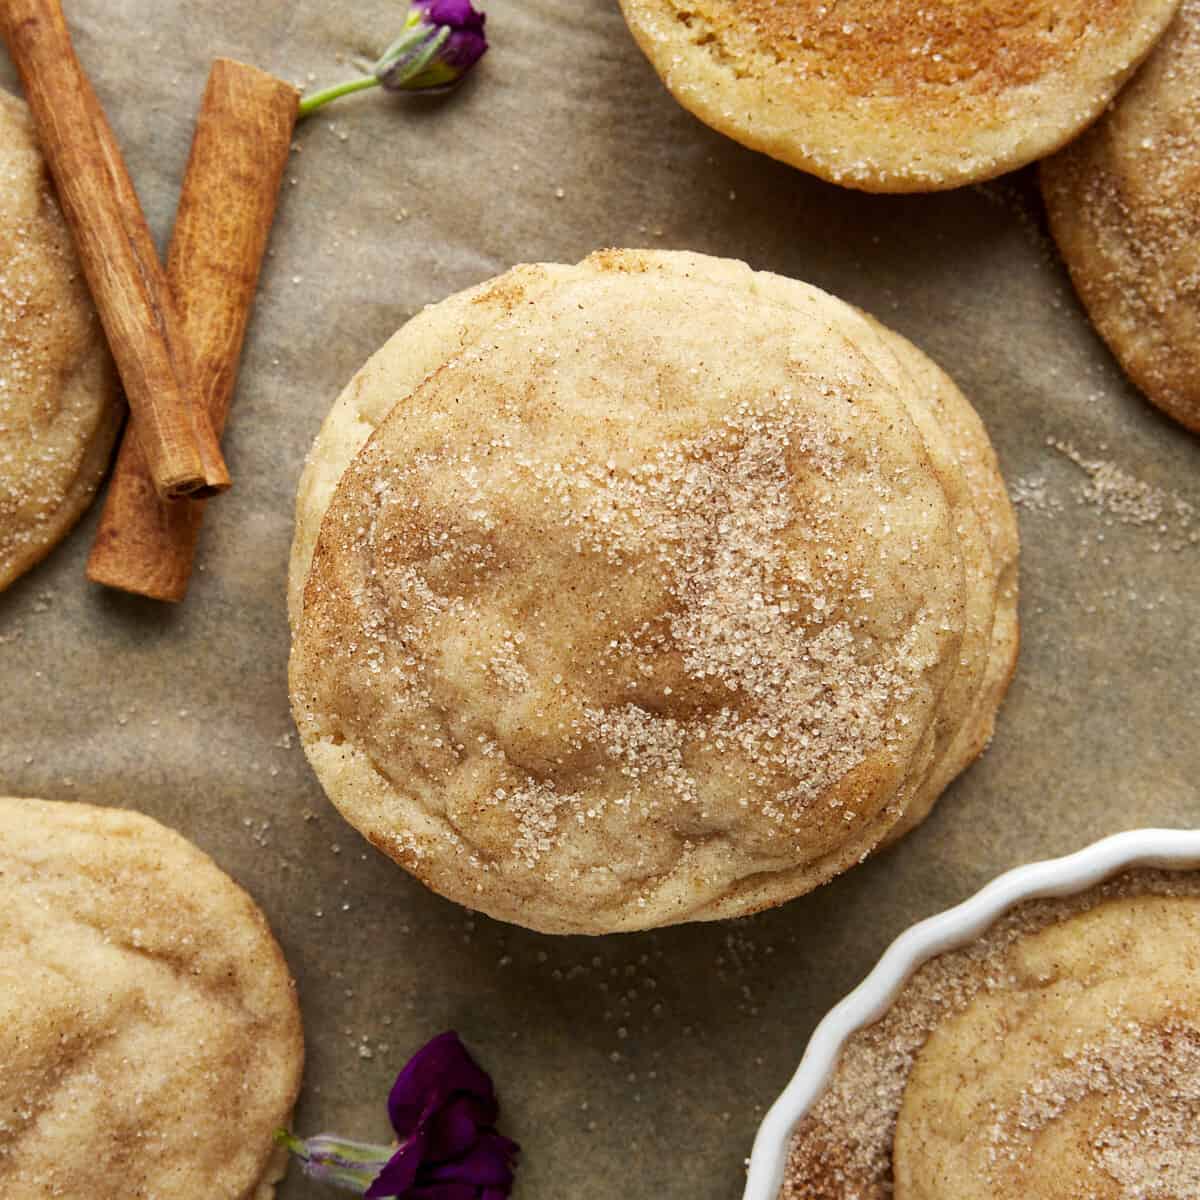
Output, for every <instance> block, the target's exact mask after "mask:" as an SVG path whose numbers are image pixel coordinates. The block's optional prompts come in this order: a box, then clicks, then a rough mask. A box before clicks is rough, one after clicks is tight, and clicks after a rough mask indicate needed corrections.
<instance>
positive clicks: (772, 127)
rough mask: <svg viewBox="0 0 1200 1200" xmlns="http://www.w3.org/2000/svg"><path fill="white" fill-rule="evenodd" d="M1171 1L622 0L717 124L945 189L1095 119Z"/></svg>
mask: <svg viewBox="0 0 1200 1200" xmlns="http://www.w3.org/2000/svg"><path fill="white" fill-rule="evenodd" d="M1178 3H1179V0H1090V2H1086V3H1085V2H1084V0H1067V2H1065V3H1064V2H1061V0H1058V2H1050V3H1048V2H1041V3H1027V2H1025V0H966V2H964V0H909V2H897V0H891V2H889V3H885V4H881V3H879V2H878V0H839V2H838V3H829V2H827V0H621V6H622V8H623V10H624V12H625V17H626V19H627V21H628V22H629V26H630V29H631V30H632V31H633V34H634V37H635V38H636V39H637V42H638V44H639V45H640V46H641V48H642V50H643V51H644V52H645V54H646V56H647V57H648V58H649V59H650V61H651V63H652V64H653V65H654V67H655V69H656V70H657V71H658V73H659V75H661V76H662V78H663V80H664V82H665V83H666V85H667V87H668V88H669V89H670V90H671V92H672V93H673V95H674V96H675V98H676V99H677V100H678V101H679V102H680V103H681V104H683V105H684V107H685V108H687V109H689V110H690V111H691V112H693V113H695V114H696V116H698V117H699V118H700V119H701V120H703V121H705V122H706V123H707V124H709V125H711V126H712V127H713V128H714V129H718V130H720V131H721V132H722V133H725V134H728V135H729V136H730V137H732V138H735V139H736V140H737V141H739V142H741V143H743V144H744V145H746V146H749V147H751V148H752V149H755V150H761V151H764V152H765V153H767V154H770V155H772V156H773V157H775V158H778V159H781V160H783V161H784V162H787V163H791V164H792V165H793V166H796V167H800V168H801V169H802V170H805V171H810V172H812V173H813V174H815V175H819V176H821V177H822V178H824V179H828V180H830V181H831V182H834V183H841V184H846V185H848V186H851V187H857V188H863V189H865V190H867V191H885V192H913V191H932V190H936V189H939V188H950V187H958V186H960V185H962V184H965V183H972V182H976V181H979V180H982V179H989V178H991V177H992V176H995V175H999V174H1001V173H1002V172H1004V171H1010V170H1013V169H1014V168H1016V167H1019V166H1022V165H1024V164H1025V163H1028V162H1032V161H1033V160H1034V159H1036V158H1040V157H1042V156H1043V155H1045V154H1048V153H1050V152H1051V151H1053V150H1056V149H1058V147H1060V146H1061V145H1063V144H1064V143H1065V142H1067V141H1069V140H1070V138H1072V137H1073V136H1074V135H1075V134H1077V133H1078V132H1079V131H1080V130H1081V129H1083V128H1084V127H1085V126H1086V125H1087V124H1088V123H1089V122H1090V121H1092V120H1093V119H1094V118H1095V117H1097V116H1098V115H1099V114H1100V112H1101V111H1103V108H1104V106H1105V104H1107V103H1108V101H1109V100H1110V99H1111V98H1112V97H1113V95H1115V93H1116V91H1117V89H1118V88H1119V87H1120V86H1121V84H1122V83H1123V82H1124V81H1125V80H1126V79H1127V78H1128V77H1129V75H1130V73H1131V72H1132V71H1133V69H1134V68H1135V67H1136V66H1137V64H1138V63H1139V62H1140V61H1141V59H1142V58H1143V57H1145V55H1146V54H1147V53H1148V52H1149V50H1150V48H1151V47H1152V46H1153V44H1154V42H1155V40H1156V39H1157V38H1158V37H1159V36H1160V35H1161V34H1162V32H1163V30H1164V29H1165V28H1166V26H1167V23H1168V22H1169V21H1170V19H1171V16H1172V14H1173V13H1174V11H1175V9H1176V8H1177V7H1178Z"/></svg>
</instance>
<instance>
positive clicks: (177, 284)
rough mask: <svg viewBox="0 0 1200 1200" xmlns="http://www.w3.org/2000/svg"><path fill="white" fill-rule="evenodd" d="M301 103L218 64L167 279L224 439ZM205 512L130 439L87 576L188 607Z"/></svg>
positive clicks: (286, 88) (258, 74)
mask: <svg viewBox="0 0 1200 1200" xmlns="http://www.w3.org/2000/svg"><path fill="white" fill-rule="evenodd" d="M0 2H2V0H0ZM299 100H300V95H299V92H297V90H296V89H295V88H294V87H292V86H291V84H288V83H284V82H283V81H282V80H279V79H276V78H275V77H274V76H272V75H268V74H267V73H266V72H264V71H259V70H257V69H256V68H254V67H249V66H246V65H244V64H243V63H239V62H234V61H232V60H230V59H217V61H216V62H215V63H214V64H213V67H212V71H211V73H210V75H209V78H208V86H207V88H206V89H205V93H204V100H203V103H202V104H201V108H200V115H199V117H198V119H197V122H196V133H195V137H194V139H193V142H192V152H191V157H190V159H189V161H188V168H187V174H186V176H185V177H184V182H183V192H182V194H181V196H180V201H179V211H178V213H177V214H176V219H175V230H174V233H173V234H172V237H171V248H170V252H169V254H168V258H167V278H168V281H169V283H170V286H171V289H172V291H173V292H174V295H175V299H176V302H177V303H178V305H179V310H180V315H181V318H182V331H183V334H184V337H185V338H186V339H187V343H188V345H189V346H190V348H191V352H192V365H193V370H194V373H195V377H196V382H197V385H198V387H199V390H200V394H201V396H202V398H203V402H204V404H205V406H206V411H207V412H208V415H209V418H210V419H211V422H212V425H213V428H214V429H215V430H216V432H217V434H218V436H219V435H220V433H221V431H222V430H223V429H224V427H225V420H226V417H227V415H228V412H229V404H230V400H231V398H232V396H233V389H234V383H235V381H236V378H237V367H238V360H239V358H240V356H241V350H242V342H243V339H244V337H245V333H246V325H247V323H248V321H249V318H250V310H251V307H252V305H253V302H254V294H255V292H256V290H257V287H258V275H259V269H260V267H261V265H262V259H263V254H264V252H265V250H266V245H267V238H268V236H269V234H270V230H271V225H272V222H273V221H274V217H275V206H276V202H277V199H278V196H279V186H280V183H281V181H282V178H283V171H284V168H285V167H286V165H287V159H288V152H289V150H290V148H291V141H292V131H293V128H294V126H295V123H296V115H297V111H298V106H299ZM203 516H204V503H203V501H201V500H184V501H174V502H170V503H165V502H163V501H162V500H160V499H159V497H158V496H157V495H156V494H155V490H154V487H153V485H152V483H151V480H150V475H149V471H148V468H147V464H146V459H145V456H144V455H143V454H142V452H141V448H140V446H139V443H138V440H137V439H136V438H133V437H130V436H129V434H128V433H126V435H125V438H124V440H123V441H122V443H121V449H120V452H119V454H118V456H117V465H116V468H115V469H114V471H113V477H112V482H111V483H110V484H109V489H108V495H107V497H106V498H105V502H104V512H103V514H102V516H101V518H100V529H99V532H98V534H97V535H96V542H95V545H94V546H93V547H92V553H91V556H90V557H89V559H88V565H87V575H88V578H89V579H91V580H92V581H93V582H94V583H102V584H106V585H107V586H108V587H115V588H120V589H121V590H123V591H127V592H135V593H137V594H138V595H142V596H150V597H152V598H153V599H155V600H169V601H179V600H182V599H183V597H184V595H185V594H186V592H187V586H188V581H189V579H190V578H191V572H192V558H193V556H194V553H195V548H196V539H197V536H198V534H199V532H200V523H201V521H202V520H203Z"/></svg>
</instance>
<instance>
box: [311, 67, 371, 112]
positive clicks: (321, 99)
mask: <svg viewBox="0 0 1200 1200" xmlns="http://www.w3.org/2000/svg"><path fill="white" fill-rule="evenodd" d="M378 86H379V80H378V79H376V78H375V76H374V75H364V76H362V78H360V79H348V80H347V81H346V82H345V83H335V84H334V85H333V87H327V88H322V89H321V91H319V92H313V94H312V95H311V96H305V97H304V99H302V100H301V101H300V116H301V117H307V116H308V115H309V114H310V113H314V112H316V111H317V109H318V108H320V107H321V106H322V105H325V104H328V103H329V102H330V100H337V99H339V98H340V97H342V96H349V95H350V94H351V93H353V92H365V91H366V90H367V88H373V87H378Z"/></svg>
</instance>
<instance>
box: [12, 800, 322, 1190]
mask: <svg viewBox="0 0 1200 1200" xmlns="http://www.w3.org/2000/svg"><path fill="white" fill-rule="evenodd" d="M303 1057H304V1046H303V1040H302V1034H301V1028H300V1015H299V1010H298V1007H297V1004H296V995H295V989H294V987H293V985H292V982H291V979H290V978H289V976H288V970H287V966H286V964H285V963H284V961H283V957H282V955H281V953H280V950H279V947H278V945H277V944H276V942H275V939H274V938H273V937H272V936H271V931H270V929H269V928H268V926H267V922H266V920H265V919H264V917H263V915H262V913H261V912H260V911H259V910H258V908H257V907H256V906H255V904H254V902H253V901H252V900H251V899H250V897H249V896H247V895H246V893H245V892H243V891H242V890H241V888H239V887H238V886H237V885H236V884H235V883H234V882H233V881H232V880H231V879H230V878H229V877H228V876H226V875H225V874H224V873H223V872H222V871H220V870H219V869H218V868H217V867H216V865H215V864H214V863H213V862H212V860H211V859H209V858H208V857H207V855H205V854H203V853H201V852H200V851H199V850H198V849H197V848H196V847H195V846H193V845H192V844H191V843H190V842H188V841H185V840H184V839H183V838H182V837H180V836H179V835H178V834H176V833H173V832H171V831H170V830H169V829H165V828H164V827H163V826H161V825H159V824H158V823H157V822H155V821H152V820H150V819H149V818H148V817H144V816H141V815H139V814H137V813H133V812H125V811H121V810H117V809H106V808H96V807H93V806H92V805H88V804H57V803H47V802H44V801H40V800H14V799H0V1194H2V1195H3V1196H4V1197H5V1200H45V1198H46V1197H48V1196H73V1197H80V1198H82V1197H87V1198H88V1200H128V1197H131V1196H147V1197H149V1196H154V1197H156V1198H157V1200H195V1198H196V1197H199V1196H203V1197H205V1198H206V1200H207V1198H209V1197H211V1198H212V1200H218V1198H220V1200H270V1197H271V1196H272V1195H273V1193H274V1185H275V1183H276V1182H277V1181H278V1179H279V1178H280V1176H281V1174H282V1171H281V1164H280V1162H279V1159H278V1157H277V1155H276V1153H275V1150H274V1143H273V1141H272V1134H273V1132H274V1130H275V1129H276V1128H277V1127H278V1126H280V1125H281V1124H283V1123H284V1122H285V1121H286V1120H287V1118H288V1117H289V1115H290V1113H291V1110H292V1106H293V1105H294V1104H295V1101H296V1094H297V1092H298V1090H299V1086H300V1070H301V1066H302V1061H303Z"/></svg>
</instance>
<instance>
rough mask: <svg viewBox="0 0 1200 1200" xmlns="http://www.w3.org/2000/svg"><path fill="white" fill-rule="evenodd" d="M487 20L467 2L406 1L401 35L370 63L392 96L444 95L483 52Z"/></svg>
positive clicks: (441, 0) (440, 0)
mask: <svg viewBox="0 0 1200 1200" xmlns="http://www.w3.org/2000/svg"><path fill="white" fill-rule="evenodd" d="M486 19H487V18H486V16H485V15H484V14H483V13H481V12H477V11H476V10H475V8H474V7H472V5H471V3H470V0H411V3H410V5H409V11H408V18H407V20H406V21H405V25H404V32H403V33H402V34H401V35H400V36H399V37H398V38H397V39H396V40H395V41H394V42H393V43H392V44H391V45H390V46H389V47H388V48H387V50H385V51H384V53H383V55H382V57H381V58H380V59H379V61H378V62H377V63H376V64H375V68H374V73H375V78H376V79H378V80H379V82H380V83H381V84H382V85H383V86H384V87H385V88H386V89H387V90H388V91H392V92H418V91H444V90H445V89H447V88H450V87H453V86H454V85H455V84H456V83H458V82H459V80H461V79H462V78H463V76H464V75H466V74H467V72H468V71H470V69H471V68H472V67H473V66H474V65H475V64H476V63H477V62H478V61H479V60H480V59H481V58H482V57H483V56H484V54H485V53H486V52H487V48H488V43H487V36H486V35H485V34H484V32H483V26H484V22H485V21H486Z"/></svg>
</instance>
